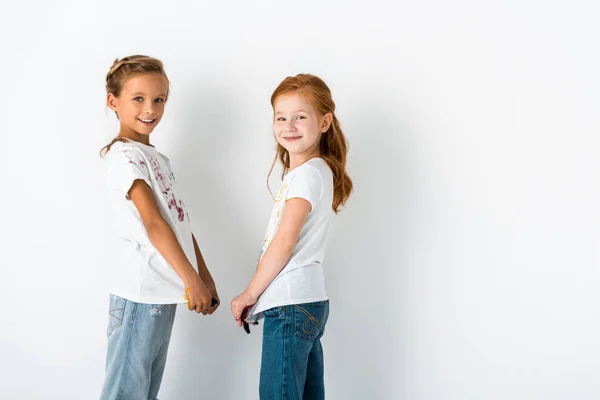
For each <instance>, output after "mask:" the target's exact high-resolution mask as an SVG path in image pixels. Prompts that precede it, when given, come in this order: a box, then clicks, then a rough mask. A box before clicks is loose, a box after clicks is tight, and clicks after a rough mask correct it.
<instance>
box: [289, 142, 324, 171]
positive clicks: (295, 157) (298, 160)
mask: <svg viewBox="0 0 600 400" xmlns="http://www.w3.org/2000/svg"><path fill="white" fill-rule="evenodd" d="M317 157H321V152H320V151H319V149H318V148H317V149H315V150H313V151H312V152H310V153H306V154H290V171H291V170H293V169H294V168H296V167H299V166H301V165H302V164H304V163H305V162H307V161H308V160H311V159H313V158H317Z"/></svg>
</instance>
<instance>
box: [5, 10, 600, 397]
mask: <svg viewBox="0 0 600 400" xmlns="http://www.w3.org/2000/svg"><path fill="white" fill-rule="evenodd" d="M166 3H167V2H163V1H144V2H125V1H103V2H100V1H97V2H92V1H87V2H84V1H66V0H59V1H53V2H47V1H40V0H35V1H30V2H20V3H17V2H13V4H11V5H10V9H9V7H8V5H7V6H5V5H4V4H3V10H2V12H1V14H0V22H1V24H0V41H1V42H2V43H1V44H2V56H1V57H2V58H1V61H0V63H1V72H2V74H1V76H2V86H1V87H2V90H1V96H0V106H1V108H0V109H1V110H2V112H1V115H2V125H1V126H2V128H1V129H0V132H1V135H2V142H1V143H2V150H3V151H2V154H1V156H0V162H1V163H2V165H1V167H2V171H3V176H2V183H3V185H2V186H3V188H2V192H1V193H2V196H0V198H1V200H0V201H1V207H0V218H1V221H2V222H1V224H0V233H1V234H2V242H1V245H0V248H1V254H2V257H1V261H0V264H1V266H2V279H0V296H1V299H2V304H3V305H4V307H3V308H2V312H1V314H0V315H1V319H2V329H1V330H0V340H1V342H0V343H1V345H0V346H1V347H0V354H2V360H3V362H2V363H0V377H1V378H0V397H1V398H3V399H11V400H12V399H61V400H66V399H78V400H80V399H92V398H96V396H97V394H98V392H99V390H100V386H101V384H102V380H103V363H104V355H105V346H106V343H105V329H106V324H107V312H106V311H107V306H108V300H107V295H106V293H105V286H106V283H107V281H108V277H107V276H106V275H105V274H104V271H105V268H106V265H107V263H108V262H109V255H108V252H109V247H108V244H109V239H108V236H107V235H108V231H109V230H108V226H107V223H106V222H105V221H106V207H105V205H104V202H103V197H102V195H103V187H102V165H101V160H100V158H99V157H97V155H96V154H97V151H98V149H99V148H100V147H102V146H103V145H104V144H105V143H106V142H107V141H108V140H109V139H110V138H111V136H112V135H114V134H115V133H116V131H117V128H118V125H117V123H116V121H115V119H114V117H113V116H112V115H110V113H108V112H106V111H105V109H104V88H103V85H104V80H103V78H104V74H105V73H106V72H107V70H108V68H109V67H110V65H111V63H112V60H113V59H114V58H115V57H121V56H125V55H128V54H135V53H142V54H150V55H153V56H156V57H159V58H161V59H162V60H163V61H164V62H165V65H166V68H167V72H168V74H169V76H170V78H171V81H172V84H173V87H172V97H171V99H170V101H169V104H168V106H167V113H166V115H165V118H164V119H163V122H162V123H161V125H160V126H159V128H158V129H157V130H156V131H155V133H153V135H152V140H153V141H154V143H155V144H156V145H157V146H158V147H160V148H161V149H162V150H163V151H164V152H165V153H167V154H168V155H169V156H170V157H171V159H172V160H173V164H174V168H175V171H176V173H177V175H178V179H179V182H180V186H181V190H182V192H183V195H184V198H186V199H187V200H186V204H187V205H188V206H189V208H190V214H191V216H192V220H193V226H194V230H195V232H196V235H197V237H198V238H199V241H200V244H201V247H202V249H203V251H204V253H205V256H206V259H207V262H208V264H209V267H210V268H211V270H212V271H213V274H214V276H215V278H216V280H217V282H218V286H219V288H220V293H221V297H222V299H223V300H224V303H228V301H229V300H230V299H231V298H232V297H233V296H234V295H236V294H237V293H238V292H239V291H240V290H242V289H243V288H244V285H245V284H246V283H247V281H248V279H249V277H250V276H251V274H252V271H253V268H254V266H255V260H256V257H257V255H258V251H259V247H260V244H261V242H262V235H263V233H264V228H265V226H266V223H267V219H268V215H269V212H270V207H271V200H270V197H269V194H268V192H267V190H266V187H265V184H264V183H265V178H266V173H267V171H268V168H269V166H270V162H271V159H272V155H273V149H274V144H273V139H272V137H271V130H270V118H271V110H270V105H269V97H270V94H271V92H272V90H273V89H274V88H275V87H276V86H277V84H278V83H279V82H280V81H281V80H282V79H283V78H284V77H285V76H287V75H292V74H296V73H300V72H311V73H314V74H318V75H320V76H321V77H322V78H323V79H324V80H325V81H326V82H327V83H328V84H329V85H330V87H331V89H332V91H333V94H334V97H335V100H336V101H337V105H338V110H339V118H340V120H341V121H342V125H343V128H344V130H345V132H346V134H347V136H348V138H349V141H350V145H351V150H350V155H349V171H350V174H351V176H352V178H353V180H354V184H355V189H356V191H355V193H354V196H353V197H352V198H351V200H350V202H349V204H348V207H347V209H346V210H345V211H343V212H342V213H341V214H340V216H339V217H336V218H335V222H334V228H333V232H332V237H331V240H330V244H329V251H328V256H327V263H326V274H327V279H328V286H329V294H330V297H331V299H332V300H331V309H332V314H331V318H330V323H329V326H328V331H327V334H326V336H325V339H324V346H325V353H326V354H325V356H326V381H327V392H328V398H330V399H343V400H346V399H408V400H438V399H439V400H467V399H469V400H470V399H482V400H495V399H499V400H506V399H511V400H515V399H517V400H520V399H523V400H533V399H543V400H552V399H569V400H587V399H598V398H600V380H599V379H598V376H599V374H600V339H599V338H600V322H599V318H598V314H599V311H600V310H599V304H600V292H599V291H598V287H599V285H600V269H599V268H598V267H599V263H600V251H599V249H600V246H599V245H600V211H599V208H598V205H599V204H600V187H599V185H598V174H599V172H600V159H599V157H598V156H597V154H598V150H599V146H600V138H599V135H598V134H599V132H600V131H599V128H600V122H599V118H598V116H599V113H598V110H599V108H600V100H599V96H598V93H600V78H599V73H598V71H599V69H600V40H599V38H600V28H599V27H598V24H597V20H598V17H599V12H600V7H599V6H598V3H597V2H595V1H592V0H590V1H587V2H586V1H569V2H567V1H563V2H561V1H530V2H524V1H517V0H510V1H504V2H481V1H468V0H457V1H453V2H446V1H441V0H438V1H434V0H429V1H420V2H407V1H400V2H389V3H384V2H377V1H369V2H361V3H358V2H357V3H351V2H347V1H345V2H342V1H338V2H324V1H315V2H310V1H304V2H294V3H290V2H282V1H244V2H242V1H240V2H236V3H232V2H218V1H213V2H201V1H179V2H177V1H173V2H170V3H171V4H170V5H167V4H166ZM273 183H274V184H276V182H275V181H273ZM178 312H179V314H178V318H177V322H176V326H175V329H174V333H173V339H172V342H171V343H172V344H171V350H170V354H169V361H168V365H167V371H166V373H165V379H164V385H163V390H162V393H161V399H163V400H164V399H167V400H179V399H217V400H221V399H254V398H256V397H257V396H256V393H257V384H258V369H259V363H260V332H261V330H260V329H257V330H255V332H254V333H253V334H252V335H250V336H246V335H245V334H244V333H243V332H242V331H241V330H238V329H237V327H236V326H235V324H234V322H233V320H232V319H231V317H230V314H229V311H228V307H227V304H225V305H224V306H223V307H222V308H221V309H220V310H219V312H218V313H217V314H216V315H214V316H213V317H210V318H206V317H202V316H197V315H192V314H191V313H188V312H187V310H186V309H185V308H184V307H181V308H180V309H179V311H178Z"/></svg>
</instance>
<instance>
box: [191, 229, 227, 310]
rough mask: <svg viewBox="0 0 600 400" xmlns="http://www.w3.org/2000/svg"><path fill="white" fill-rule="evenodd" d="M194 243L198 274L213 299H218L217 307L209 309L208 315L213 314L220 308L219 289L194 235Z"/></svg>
mask: <svg viewBox="0 0 600 400" xmlns="http://www.w3.org/2000/svg"><path fill="white" fill-rule="evenodd" d="M192 241H193V242H194V252H195V253H196V260H197V263H198V274H199V275H200V278H201V279H202V281H203V282H204V283H205V284H206V285H207V288H208V291H209V292H210V294H211V295H212V297H214V298H216V299H217V302H218V303H217V304H216V305H215V306H212V305H211V307H209V310H208V314H212V313H213V312H215V310H216V309H217V308H218V307H219V304H220V303H221V301H220V300H219V295H218V293H217V287H216V285H215V281H214V279H213V277H212V275H211V274H210V271H209V270H208V267H207V266H206V262H205V261H204V257H202V252H201V251H200V246H198V242H197V241H196V237H195V236H194V235H193V234H192Z"/></svg>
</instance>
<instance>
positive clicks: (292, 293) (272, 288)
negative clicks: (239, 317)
mask: <svg viewBox="0 0 600 400" xmlns="http://www.w3.org/2000/svg"><path fill="white" fill-rule="evenodd" d="M293 198H302V199H305V200H307V201H308V202H309V203H310V204H311V211H310V213H309V214H308V217H307V218H306V221H305V222H304V226H302V229H301V230H300V236H299V237H298V242H297V243H296V247H295V248H294V251H293V252H292V255H291V257H290V259H289V261H288V262H287V264H286V265H285V266H284V267H283V269H282V270H281V272H280V273H279V274H278V275H277V276H276V277H275V279H274V280H273V282H271V284H270V285H269V286H268V287H267V289H266V290H265V291H264V292H263V294H262V295H261V296H260V297H259V299H258V301H257V303H256V305H255V306H254V307H252V308H251V309H250V310H249V312H248V319H249V320H258V319H260V318H261V317H262V312H263V311H265V310H268V309H270V308H273V307H279V306H284V305H291V304H302V303H310V302H314V301H323V300H328V297H327V293H326V291H325V278H324V276H323V259H324V257H325V246H326V244H327V237H328V234H329V226H330V218H331V214H332V213H333V210H332V208H331V207H332V203H333V175H332V173H331V170H330V169H329V166H328V165H327V163H326V162H325V160H323V159H322V158H313V159H310V160H308V161H307V162H305V163H304V164H302V165H300V166H298V167H296V168H294V169H293V170H291V171H289V172H288V173H287V174H286V176H285V177H284V179H283V182H282V184H281V187H280V189H279V192H278V194H277V198H276V199H275V206H274V207H273V212H272V214H271V219H270V221H269V225H268V227H267V233H266V235H265V241H264V244H263V247H262V251H261V256H260V257H261V259H262V256H263V255H264V254H265V251H266V250H267V248H268V247H269V244H270V243H271V240H272V239H273V237H274V236H275V234H276V233H277V229H278V227H279V222H280V221H281V216H282V215H283V211H284V210H285V205H286V201H287V200H289V199H293Z"/></svg>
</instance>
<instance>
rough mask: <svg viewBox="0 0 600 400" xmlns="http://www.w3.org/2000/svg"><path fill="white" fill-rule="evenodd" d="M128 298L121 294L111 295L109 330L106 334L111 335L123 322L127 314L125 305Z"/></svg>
mask: <svg viewBox="0 0 600 400" xmlns="http://www.w3.org/2000/svg"><path fill="white" fill-rule="evenodd" d="M126 304H127V299H124V298H122V297H119V296H115V295H110V305H109V307H108V330H107V332H106V336H107V337H110V335H112V333H113V332H114V331H115V330H116V329H117V328H119V327H120V326H121V325H122V324H123V315H124V314H125V305H126Z"/></svg>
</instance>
